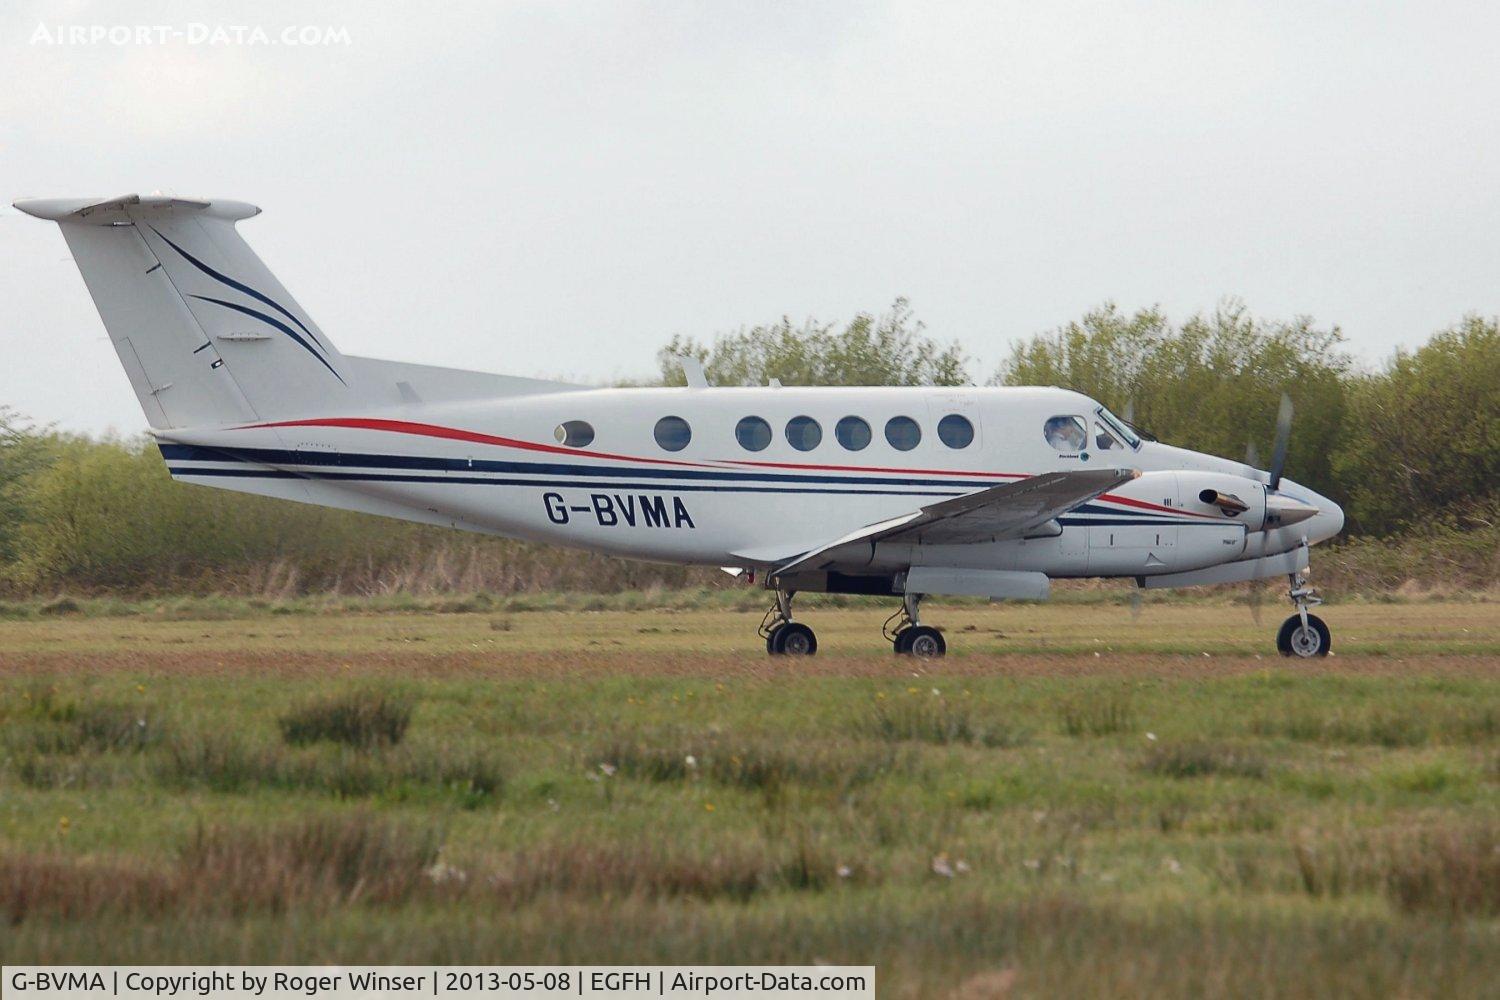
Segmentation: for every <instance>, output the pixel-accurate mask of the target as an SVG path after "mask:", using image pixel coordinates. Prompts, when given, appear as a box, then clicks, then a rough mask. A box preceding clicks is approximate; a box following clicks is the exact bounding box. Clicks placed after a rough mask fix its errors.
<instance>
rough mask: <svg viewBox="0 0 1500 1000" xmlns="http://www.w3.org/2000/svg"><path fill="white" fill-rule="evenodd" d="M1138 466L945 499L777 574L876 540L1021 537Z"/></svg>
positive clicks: (953, 541) (1046, 477)
mask: <svg viewBox="0 0 1500 1000" xmlns="http://www.w3.org/2000/svg"><path fill="white" fill-rule="evenodd" d="M1140 474H1141V473H1140V470H1139V469H1087V470H1080V471H1077V472H1045V473H1043V474H1041V475H1039V476H1032V477H1030V478H1029V479H1021V480H1017V481H1016V482H1014V483H1005V484H1004V485H1001V486H991V487H990V488H989V489H984V490H978V491H976V492H974V493H967V494H965V495H963V496H959V497H952V498H950V499H947V500H940V501H938V502H937V503H935V504H931V505H929V506H927V507H922V508H920V509H919V510H915V511H912V512H911V513H910V514H903V515H901V516H900V517H894V518H891V519H890V520H887V521H880V522H877V523H875V524H871V525H866V526H865V527H863V528H860V529H859V530H858V531H853V532H850V533H849V534H847V535H845V536H844V537H842V538H838V539H835V540H834V541H832V542H829V543H828V544H827V545H824V546H821V547H819V548H816V549H813V550H812V551H810V552H807V553H805V554H803V555H800V556H798V557H796V558H795V559H793V560H791V561H790V562H788V563H786V564H784V565H782V566H778V567H777V568H776V569H775V570H774V571H773V575H779V574H782V573H794V572H798V571H802V570H817V569H822V568H824V564H830V565H831V564H833V563H836V562H837V561H838V559H839V556H840V555H841V554H842V553H840V551H839V550H841V549H844V548H845V547H846V546H852V545H859V546H861V547H863V546H868V545H874V544H875V543H876V542H902V543H906V544H911V545H962V544H967V543H973V542H991V541H1003V540H1005V539H1011V538H1022V537H1024V536H1025V535H1027V534H1028V533H1029V532H1031V531H1034V530H1035V529H1037V528H1039V527H1041V526H1042V525H1044V524H1046V523H1047V522H1048V521H1050V520H1052V519H1053V518H1055V517H1057V516H1059V515H1061V514H1065V513H1067V512H1068V511H1070V510H1072V509H1073V508H1075V507H1078V506H1081V505H1082V504H1085V503H1087V502H1088V501H1090V500H1092V499H1094V498H1095V497H1097V496H1099V495H1100V494H1101V493H1108V492H1109V491H1110V490H1112V489H1114V488H1115V487H1116V486H1119V485H1121V484H1122V483H1128V482H1129V481H1130V480H1132V479H1134V478H1136V477H1137V476H1139V475H1140Z"/></svg>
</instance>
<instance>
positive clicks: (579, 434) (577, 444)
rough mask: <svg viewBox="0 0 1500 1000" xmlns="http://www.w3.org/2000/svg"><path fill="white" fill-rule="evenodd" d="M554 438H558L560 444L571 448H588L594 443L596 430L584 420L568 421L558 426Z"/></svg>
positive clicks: (553, 433) (553, 434)
mask: <svg viewBox="0 0 1500 1000" xmlns="http://www.w3.org/2000/svg"><path fill="white" fill-rule="evenodd" d="M552 436H553V437H555V438H557V443H558V444H564V445H567V446H568V447H569V448H587V447H588V446H589V445H591V444H593V443H594V428H593V425H592V424H589V423H588V422H586V421H583V420H566V421H564V422H563V423H560V424H558V425H557V429H556V430H555V431H553V432H552Z"/></svg>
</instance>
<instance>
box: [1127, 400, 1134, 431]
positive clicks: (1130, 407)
mask: <svg viewBox="0 0 1500 1000" xmlns="http://www.w3.org/2000/svg"><path fill="white" fill-rule="evenodd" d="M1125 422H1126V423H1127V424H1129V425H1130V426H1131V427H1134V426H1135V397H1134V396H1132V397H1131V398H1129V399H1127V400H1125Z"/></svg>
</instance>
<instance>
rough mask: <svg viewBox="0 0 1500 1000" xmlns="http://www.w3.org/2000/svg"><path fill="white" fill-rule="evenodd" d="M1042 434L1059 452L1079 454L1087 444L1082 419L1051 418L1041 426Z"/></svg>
mask: <svg viewBox="0 0 1500 1000" xmlns="http://www.w3.org/2000/svg"><path fill="white" fill-rule="evenodd" d="M1042 434H1043V436H1045V437H1046V439H1047V443H1048V444H1049V445H1051V446H1052V447H1053V448H1056V449H1057V450H1058V451H1061V452H1080V451H1083V449H1084V445H1086V444H1087V443H1088V433H1087V432H1086V431H1085V430H1084V423H1083V418H1082V417H1051V418H1049V419H1048V421H1047V422H1046V423H1045V424H1044V425H1043V426H1042Z"/></svg>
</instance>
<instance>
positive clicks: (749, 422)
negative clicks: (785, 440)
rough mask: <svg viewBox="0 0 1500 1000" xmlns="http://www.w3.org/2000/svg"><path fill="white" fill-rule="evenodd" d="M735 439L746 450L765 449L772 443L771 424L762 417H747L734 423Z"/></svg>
mask: <svg viewBox="0 0 1500 1000" xmlns="http://www.w3.org/2000/svg"><path fill="white" fill-rule="evenodd" d="M734 439H735V440H736V441H738V442H739V443H740V447H741V448H744V449H745V450H746V451H764V450H765V447H766V445H768V444H770V443H771V425H770V424H768V423H766V422H765V421H764V420H762V419H761V418H760V417H746V418H745V419H744V420H741V421H740V422H739V423H737V424H735V425H734Z"/></svg>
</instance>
